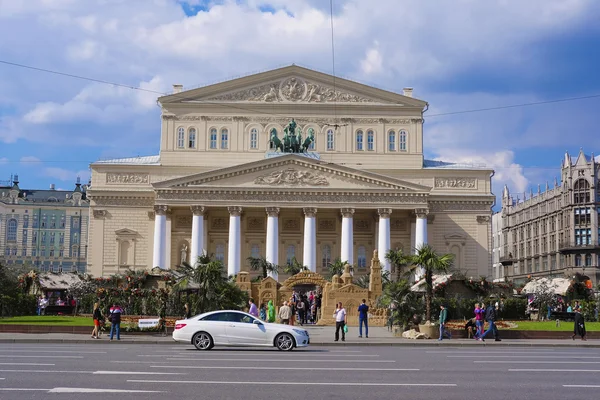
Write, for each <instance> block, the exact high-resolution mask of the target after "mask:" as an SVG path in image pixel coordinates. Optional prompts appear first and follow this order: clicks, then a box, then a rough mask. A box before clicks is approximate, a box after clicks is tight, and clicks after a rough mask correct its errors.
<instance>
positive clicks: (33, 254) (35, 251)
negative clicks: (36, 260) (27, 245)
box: [31, 248, 37, 257]
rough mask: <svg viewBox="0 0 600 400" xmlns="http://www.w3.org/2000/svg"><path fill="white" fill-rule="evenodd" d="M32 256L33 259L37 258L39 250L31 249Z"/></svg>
mask: <svg viewBox="0 0 600 400" xmlns="http://www.w3.org/2000/svg"><path fill="white" fill-rule="evenodd" d="M31 256H32V257H36V256H37V249H35V248H33V249H31Z"/></svg>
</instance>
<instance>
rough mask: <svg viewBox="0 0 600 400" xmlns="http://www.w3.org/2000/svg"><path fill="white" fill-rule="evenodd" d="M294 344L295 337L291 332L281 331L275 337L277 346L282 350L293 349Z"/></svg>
mask: <svg viewBox="0 0 600 400" xmlns="http://www.w3.org/2000/svg"><path fill="white" fill-rule="evenodd" d="M294 345H295V343H294V338H293V337H292V335H290V334H289V333H280V334H279V335H277V337H276V338H275V347H277V348H278V349H279V350H281V351H291V350H293V349H294Z"/></svg>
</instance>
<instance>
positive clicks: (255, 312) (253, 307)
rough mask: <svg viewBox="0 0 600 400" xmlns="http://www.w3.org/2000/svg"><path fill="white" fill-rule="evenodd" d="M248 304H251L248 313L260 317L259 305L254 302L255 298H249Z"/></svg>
mask: <svg viewBox="0 0 600 400" xmlns="http://www.w3.org/2000/svg"><path fill="white" fill-rule="evenodd" d="M248 304H249V305H250V309H249V310H248V314H250V315H252V316H253V317H255V318H258V307H256V304H254V299H250V300H248Z"/></svg>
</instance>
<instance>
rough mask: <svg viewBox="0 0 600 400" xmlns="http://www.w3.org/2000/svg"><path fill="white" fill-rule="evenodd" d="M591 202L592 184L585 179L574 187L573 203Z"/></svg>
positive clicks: (577, 182) (580, 180)
mask: <svg viewBox="0 0 600 400" xmlns="http://www.w3.org/2000/svg"><path fill="white" fill-rule="evenodd" d="M589 202H590V183H589V182H588V181H586V180H585V179H579V180H578V181H576V182H575V185H573V203H575V204H583V203H589Z"/></svg>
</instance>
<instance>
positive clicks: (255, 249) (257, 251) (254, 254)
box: [250, 243, 260, 258]
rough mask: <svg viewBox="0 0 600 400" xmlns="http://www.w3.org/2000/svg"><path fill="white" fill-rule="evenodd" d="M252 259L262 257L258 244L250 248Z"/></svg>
mask: <svg viewBox="0 0 600 400" xmlns="http://www.w3.org/2000/svg"><path fill="white" fill-rule="evenodd" d="M250 257H252V258H258V257H260V247H259V246H258V245H257V244H256V243H254V244H253V245H252V246H251V247H250Z"/></svg>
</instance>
